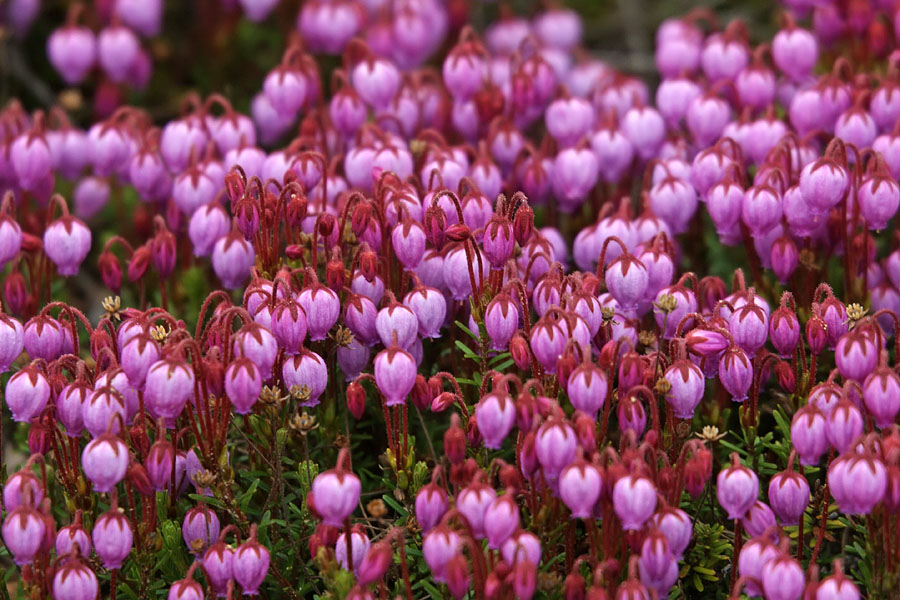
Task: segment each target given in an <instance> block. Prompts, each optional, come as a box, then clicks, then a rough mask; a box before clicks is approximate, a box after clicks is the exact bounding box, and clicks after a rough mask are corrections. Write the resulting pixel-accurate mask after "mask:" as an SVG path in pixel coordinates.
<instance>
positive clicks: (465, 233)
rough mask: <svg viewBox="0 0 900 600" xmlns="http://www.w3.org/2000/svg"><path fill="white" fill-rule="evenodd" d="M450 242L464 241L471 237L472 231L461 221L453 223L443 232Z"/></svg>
mask: <svg viewBox="0 0 900 600" xmlns="http://www.w3.org/2000/svg"><path fill="white" fill-rule="evenodd" d="M444 235H445V236H446V238H447V239H448V240H450V241H451V242H464V241H466V240H467V239H469V238H470V237H472V231H471V230H470V229H469V228H468V226H466V225H463V224H462V223H454V224H453V225H451V226H450V227H448V228H447V231H446V232H445V234H444Z"/></svg>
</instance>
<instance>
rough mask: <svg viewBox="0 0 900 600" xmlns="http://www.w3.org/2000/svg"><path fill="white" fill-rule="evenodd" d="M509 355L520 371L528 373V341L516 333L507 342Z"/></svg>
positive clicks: (529, 360)
mask: <svg viewBox="0 0 900 600" xmlns="http://www.w3.org/2000/svg"><path fill="white" fill-rule="evenodd" d="M509 353H510V354H511V355H512V359H513V361H514V362H515V363H516V366H517V367H519V369H521V370H522V371H528V370H529V369H530V367H531V350H529V348H528V341H527V340H525V336H523V335H522V334H521V333H516V334H515V335H514V336H513V338H512V339H511V340H510V341H509Z"/></svg>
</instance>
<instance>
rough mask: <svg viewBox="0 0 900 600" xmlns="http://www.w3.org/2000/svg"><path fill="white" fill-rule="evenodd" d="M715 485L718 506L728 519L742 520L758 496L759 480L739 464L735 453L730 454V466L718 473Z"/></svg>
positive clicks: (754, 474)
mask: <svg viewBox="0 0 900 600" xmlns="http://www.w3.org/2000/svg"><path fill="white" fill-rule="evenodd" d="M716 484H717V486H716V495H717V496H718V498H719V504H720V505H721V506H722V508H724V509H725V510H726V511H727V512H728V518H729V519H741V518H743V517H744V515H746V514H747V511H748V510H750V507H752V506H753V503H754V502H756V497H757V496H758V495H759V478H758V477H757V476H756V473H754V472H753V471H751V470H750V469H748V468H747V467H745V466H743V465H742V464H741V463H740V460H739V459H738V455H737V453H736V452H732V454H731V466H730V467H726V468H725V469H723V470H722V471H721V472H720V473H719V476H718V479H717V480H716Z"/></svg>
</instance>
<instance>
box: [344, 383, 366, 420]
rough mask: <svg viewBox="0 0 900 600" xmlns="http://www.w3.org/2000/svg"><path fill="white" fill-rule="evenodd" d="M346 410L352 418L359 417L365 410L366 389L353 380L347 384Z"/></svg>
mask: <svg viewBox="0 0 900 600" xmlns="http://www.w3.org/2000/svg"><path fill="white" fill-rule="evenodd" d="M347 410H349V411H350V414H351V415H353V418H354V419H361V418H362V416H363V413H364V412H365V411H366V390H365V389H363V386H361V385H360V384H358V383H356V382H355V381H354V382H353V383H351V384H350V385H348V386H347Z"/></svg>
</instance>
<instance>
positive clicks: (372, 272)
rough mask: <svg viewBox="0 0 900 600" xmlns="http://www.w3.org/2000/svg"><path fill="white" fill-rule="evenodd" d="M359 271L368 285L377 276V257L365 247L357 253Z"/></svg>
mask: <svg viewBox="0 0 900 600" xmlns="http://www.w3.org/2000/svg"><path fill="white" fill-rule="evenodd" d="M341 267H342V268H343V265H341ZM359 270H360V272H361V273H362V274H363V277H365V278H366V281H368V282H369V283H371V282H372V281H374V280H375V276H376V275H378V255H377V254H375V252H373V251H372V250H371V249H370V248H368V247H367V246H366V247H364V249H363V250H362V251H361V252H360V253H359Z"/></svg>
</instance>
